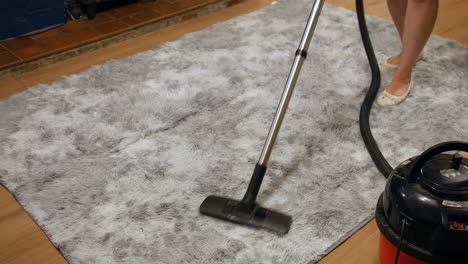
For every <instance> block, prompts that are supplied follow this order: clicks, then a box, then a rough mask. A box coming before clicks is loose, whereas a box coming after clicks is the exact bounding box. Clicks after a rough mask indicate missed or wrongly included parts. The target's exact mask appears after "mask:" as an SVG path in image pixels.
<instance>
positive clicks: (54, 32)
mask: <svg viewBox="0 0 468 264" xmlns="http://www.w3.org/2000/svg"><path fill="white" fill-rule="evenodd" d="M60 35H63V32H62V31H61V30H60V29H58V28H55V29H51V30H47V31H45V32H42V33H39V34H37V35H34V36H32V37H33V38H35V39H38V40H43V39H49V38H53V37H57V36H60Z"/></svg>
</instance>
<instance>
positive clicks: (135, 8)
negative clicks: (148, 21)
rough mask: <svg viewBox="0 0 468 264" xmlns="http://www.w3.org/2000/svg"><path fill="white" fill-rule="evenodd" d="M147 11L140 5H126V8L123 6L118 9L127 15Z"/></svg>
mask: <svg viewBox="0 0 468 264" xmlns="http://www.w3.org/2000/svg"><path fill="white" fill-rule="evenodd" d="M145 9H146V8H145V7H144V6H142V5H140V4H131V5H126V6H122V7H120V8H118V10H119V12H122V13H124V14H127V15H130V14H134V13H138V12H141V11H143V10H145Z"/></svg>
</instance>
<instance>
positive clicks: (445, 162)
mask: <svg viewBox="0 0 468 264" xmlns="http://www.w3.org/2000/svg"><path fill="white" fill-rule="evenodd" d="M323 3H324V0H315V1H314V3H313V6H312V11H311V13H310V16H309V19H308V22H307V25H306V28H305V31H304V34H303V36H302V39H301V42H300V45H299V48H298V49H297V51H296V54H295V58H294V61H293V65H292V68H291V71H290V73H289V76H288V79H287V82H286V86H285V88H284V90H283V94H282V96H281V99H280V102H279V104H278V107H277V110H276V113H275V117H274V119H273V122H272V124H271V127H270V130H269V132H268V135H267V138H266V141H265V144H264V147H263V150H262V152H261V155H260V158H259V160H258V162H257V164H256V166H255V169H254V171H253V174H252V177H251V180H250V183H249V185H248V188H247V191H246V193H245V195H244V197H243V198H242V200H235V199H231V198H227V197H220V196H214V195H211V196H208V197H207V198H206V199H205V200H204V201H203V202H202V204H201V205H200V209H199V210H200V213H202V214H205V215H208V216H212V217H216V218H219V219H222V220H227V221H231V222H235V223H238V224H243V225H248V226H252V227H256V228H264V229H268V230H270V231H273V232H276V233H278V234H280V235H284V234H286V233H287V232H288V231H289V229H290V227H291V223H292V218H291V217H290V216H288V215H286V214H283V213H281V212H277V211H274V210H271V209H267V208H264V207H262V206H260V205H259V204H258V203H257V202H256V198H257V195H258V193H259V190H260V186H261V184H262V181H263V178H264V176H265V173H266V170H267V165H268V161H269V158H270V155H271V152H272V149H273V145H274V143H275V140H276V138H277V135H278V132H279V130H280V127H281V123H282V121H283V119H284V115H285V113H286V109H287V107H288V104H289V101H290V99H291V96H292V93H293V90H294V87H295V84H296V81H297V79H298V77H299V73H300V70H301V68H302V64H303V62H304V60H305V59H306V57H307V51H308V47H309V45H310V42H311V39H312V36H313V33H314V31H315V27H316V25H317V22H318V17H319V16H320V12H321V10H322V6H323ZM356 10H357V17H358V22H359V29H360V33H361V38H362V41H363V45H364V48H365V51H366V55H367V58H368V60H369V65H370V67H371V71H372V79H371V83H370V87H369V90H368V92H367V94H366V97H365V99H364V101H363V103H362V105H361V110H360V116H359V126H360V130H361V135H362V138H363V140H364V143H365V145H366V148H367V150H368V152H369V154H370V156H371V157H372V160H373V161H374V163H375V165H376V166H377V168H378V169H379V171H380V172H381V173H382V174H383V175H384V176H385V177H387V178H389V180H388V183H387V187H386V189H385V191H384V193H383V194H382V196H381V198H380V199H379V202H378V205H377V211H376V219H377V223H378V226H379V229H380V231H381V233H382V235H381V246H380V259H381V263H382V264H387V263H391V262H390V261H393V260H395V263H400V264H401V263H408V264H409V263H411V264H421V263H425V261H427V262H429V263H441V264H442V263H443V264H459V263H460V264H461V263H465V264H466V263H468V229H466V226H467V225H468V202H467V201H468V197H467V195H468V175H467V170H468V167H467V166H468V165H467V164H468V163H467V161H466V159H463V158H460V156H458V155H447V154H442V153H443V152H446V151H451V150H464V151H467V146H468V143H463V142H458V141H453V142H446V143H442V144H439V145H436V146H435V147H433V148H430V149H428V150H427V151H425V152H424V153H423V154H421V155H420V156H418V157H415V158H412V159H410V160H407V161H405V162H403V163H402V164H400V165H399V166H398V167H397V168H396V169H395V170H394V169H393V168H392V167H391V166H390V165H389V163H388V161H387V160H386V159H385V157H384V156H383V155H382V153H381V151H380V150H379V148H378V145H377V143H376V142H375V139H374V137H373V136H372V132H371V130H370V126H369V116H370V110H371V108H372V104H373V102H374V100H375V97H376V95H377V92H378V90H379V88H380V70H379V66H378V63H377V59H376V57H375V54H374V51H373V48H372V43H371V40H370V37H369V33H368V30H367V25H366V21H365V14H364V7H363V0H356ZM447 178H448V179H447ZM452 178H454V179H452ZM400 252H401V260H402V261H405V262H401V261H400V262H399V260H400ZM463 261H464V262H463Z"/></svg>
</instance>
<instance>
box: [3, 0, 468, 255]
mask: <svg viewBox="0 0 468 264" xmlns="http://www.w3.org/2000/svg"><path fill="white" fill-rule="evenodd" d="M271 2H273V0H249V1H247V2H245V3H241V4H237V5H234V6H232V7H230V8H228V9H225V10H223V11H220V12H218V13H215V14H211V15H207V16H204V17H199V18H196V19H193V20H190V22H186V23H181V24H178V25H175V26H172V27H169V28H165V29H163V30H161V31H158V32H152V33H150V34H147V35H144V36H140V37H138V38H135V39H131V40H128V41H125V42H121V43H118V44H115V45H112V46H109V47H106V48H103V49H100V50H97V51H94V52H91V53H88V54H85V55H81V56H79V57H74V58H72V59H69V60H66V61H62V62H59V63H56V64H52V65H48V66H46V67H43V68H40V69H38V70H35V71H32V72H29V73H26V74H24V75H21V76H17V77H14V78H12V79H7V80H0V98H3V97H6V96H9V95H11V94H14V93H18V92H21V91H23V90H25V89H27V88H28V87H31V86H33V85H36V84H39V83H47V82H51V81H53V80H56V79H58V78H60V77H61V76H63V75H69V74H73V73H78V72H81V71H83V70H85V69H87V68H89V67H90V66H92V65H96V64H101V63H104V62H106V61H108V60H111V59H118V58H123V57H127V56H130V55H132V54H135V53H138V52H141V51H145V50H148V49H152V48H154V47H156V46H157V45H159V44H160V43H162V42H166V41H172V40H175V39H177V38H179V37H180V36H182V35H183V34H186V33H189V32H193V31H198V30H202V29H203V28H206V27H208V26H210V25H212V24H214V23H217V22H221V21H225V20H227V19H230V18H233V17H236V16H238V15H241V14H245V13H248V12H252V11H255V10H257V9H260V8H262V7H264V6H266V5H269V4H270V3H271ZM327 2H330V3H332V4H335V5H338V6H342V7H345V8H348V9H354V0H327ZM364 2H365V4H366V12H367V13H368V14H371V15H375V16H379V17H382V18H385V19H389V18H390V16H389V14H388V11H387V8H386V4H385V0H365V1H364ZM434 33H435V34H438V35H441V36H442V37H445V38H450V39H456V40H458V41H460V42H462V43H465V44H468V1H466V0H442V1H440V14H439V19H438V21H437V24H436V28H435V31H434ZM12 110H13V109H12ZM378 236H379V233H378V229H377V227H376V224H375V221H371V222H370V223H369V224H367V225H366V226H365V227H364V228H362V229H361V230H360V231H359V232H357V233H356V234H355V235H353V236H352V237H351V238H350V239H348V240H347V241H346V242H345V243H343V244H342V245H341V246H340V247H338V248H337V249H336V250H335V251H333V252H332V253H331V254H329V255H328V256H327V257H325V258H324V259H323V260H322V261H320V264H330V263H347V264H358V263H359V264H377V263H379V262H378ZM0 263H2V264H13V263H15V264H17V263H28V264H35V263H40V264H48V263H50V264H55V263H66V261H65V259H64V258H63V257H62V255H61V254H60V253H59V252H58V251H57V250H56V249H55V248H54V247H53V245H52V244H51V243H50V241H49V240H48V239H47V237H46V236H45V235H44V234H43V232H42V231H41V230H40V229H39V227H38V226H37V225H36V224H35V223H34V222H33V221H32V220H31V218H30V217H29V216H28V215H27V213H26V212H24V210H23V209H22V208H21V206H20V205H19V204H18V203H17V202H16V200H15V199H14V197H13V196H12V195H11V194H10V193H9V192H8V191H7V190H6V189H5V188H3V187H2V186H0Z"/></svg>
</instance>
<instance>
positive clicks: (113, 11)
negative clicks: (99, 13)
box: [103, 9, 128, 18]
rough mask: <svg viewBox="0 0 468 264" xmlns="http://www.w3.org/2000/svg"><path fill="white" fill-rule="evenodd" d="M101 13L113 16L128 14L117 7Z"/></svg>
mask: <svg viewBox="0 0 468 264" xmlns="http://www.w3.org/2000/svg"><path fill="white" fill-rule="evenodd" d="M103 14H106V15H108V16H110V17H113V18H122V17H126V16H128V14H126V13H124V12H120V11H119V9H111V10H108V11H105V12H103Z"/></svg>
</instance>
